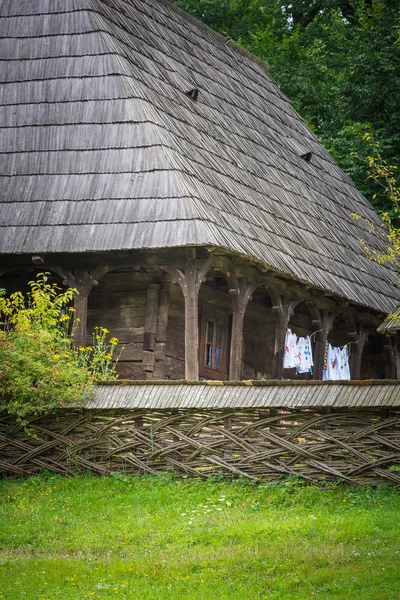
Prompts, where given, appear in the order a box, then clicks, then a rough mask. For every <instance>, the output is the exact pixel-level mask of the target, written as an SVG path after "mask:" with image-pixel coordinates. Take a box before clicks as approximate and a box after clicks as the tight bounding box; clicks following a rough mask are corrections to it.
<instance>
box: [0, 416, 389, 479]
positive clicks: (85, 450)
mask: <svg viewBox="0 0 400 600" xmlns="http://www.w3.org/2000/svg"><path fill="white" fill-rule="evenodd" d="M28 427H29V434H28V435H27V434H26V432H25V431H24V429H23V427H22V426H20V425H16V424H15V421H13V420H12V419H11V418H10V417H8V416H4V415H3V416H2V417H0V470H1V471H0V473H1V474H2V476H3V477H13V476H26V475H33V474H35V473H38V472H40V471H42V470H44V469H47V470H49V471H53V472H56V473H62V474H63V475H73V474H74V473H77V472H79V471H80V470H81V469H82V468H84V469H90V470H92V471H94V472H96V473H98V474H107V473H110V472H118V471H119V472H124V473H132V474H152V475H155V474H160V473H165V472H171V471H173V472H174V473H176V474H179V475H191V476H195V477H202V478H207V477H209V476H211V475H215V474H220V473H223V474H225V475H231V476H241V477H245V478H249V479H252V480H256V481H265V480H271V479H275V478H277V477H281V476H285V475H296V476H299V477H301V478H304V479H306V480H308V481H321V480H336V479H343V480H345V481H348V482H351V483H366V482H369V483H372V482H374V483H378V482H383V481H392V482H395V483H400V411H396V410H391V411H390V412H389V411H388V410H386V411H383V410H382V409H381V410H376V409H375V410H367V409H362V410H355V411H344V410H341V411H338V410H337V411H333V412H328V413H327V412H326V411H325V412H322V410H321V411H320V412H318V411H315V410H298V409H297V410H295V409H293V410H290V409H265V410H260V409H243V410H240V409H236V410H212V409H208V410H204V411H199V410H198V409H197V410H195V409H193V410H190V409H179V410H169V411H168V410H154V409H153V410H117V411H112V410H103V411H98V410H97V411H95V410H72V411H67V410H63V411H60V412H59V413H58V414H56V415H54V414H53V415H51V416H47V417H41V418H36V419H32V420H31V421H30V423H29V426H28Z"/></svg>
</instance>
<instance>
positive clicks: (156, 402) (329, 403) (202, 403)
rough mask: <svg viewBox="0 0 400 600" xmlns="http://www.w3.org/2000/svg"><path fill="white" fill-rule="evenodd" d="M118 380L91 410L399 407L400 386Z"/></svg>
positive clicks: (100, 390)
mask: <svg viewBox="0 0 400 600" xmlns="http://www.w3.org/2000/svg"><path fill="white" fill-rule="evenodd" d="M216 383H217V382H210V381H207V382H204V381H203V382H187V381H185V382H184V381H174V382H172V381H170V382H165V381H163V382H161V381H159V382H157V381H151V382H149V381H141V382H140V381H139V382H138V381H132V382H128V381H117V382H111V383H109V384H101V385H99V386H98V387H97V389H96V393H95V396H94V398H93V399H92V400H89V401H87V402H86V403H85V404H84V405H83V407H84V408H87V409H96V410H104V409H115V410H118V409H160V408H162V409H178V408H192V409H208V408H215V409H221V408H235V409H236V408H269V407H277V408H278V407H280V408H282V407H285V406H286V407H288V406H290V407H296V408H313V409H314V408H321V407H330V408H345V407H352V408H361V407H362V408H376V407H380V408H383V407H395V406H396V407H397V406H399V405H400V386H399V383H398V382H397V381H390V380H385V381H384V380H380V381H379V380H372V381H363V382H360V381H242V382H237V381H235V382H224V383H222V382H218V385H216Z"/></svg>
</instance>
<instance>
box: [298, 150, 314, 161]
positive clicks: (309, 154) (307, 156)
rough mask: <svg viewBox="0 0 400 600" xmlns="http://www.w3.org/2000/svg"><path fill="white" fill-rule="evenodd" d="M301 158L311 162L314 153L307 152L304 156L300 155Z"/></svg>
mask: <svg viewBox="0 0 400 600" xmlns="http://www.w3.org/2000/svg"><path fill="white" fill-rule="evenodd" d="M300 156H301V158H304V160H305V161H306V162H310V160H311V157H312V152H305V153H304V154H300Z"/></svg>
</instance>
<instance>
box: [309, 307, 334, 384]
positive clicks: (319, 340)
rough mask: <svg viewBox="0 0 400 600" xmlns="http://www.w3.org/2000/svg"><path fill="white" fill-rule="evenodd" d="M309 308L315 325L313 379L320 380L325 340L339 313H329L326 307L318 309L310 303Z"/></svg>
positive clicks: (322, 369)
mask: <svg viewBox="0 0 400 600" xmlns="http://www.w3.org/2000/svg"><path fill="white" fill-rule="evenodd" d="M309 309H310V313H311V316H312V317H314V319H313V324H314V325H315V327H316V333H315V346H314V369H313V379H317V380H322V378H323V374H324V355H325V346H326V342H327V340H328V335H329V333H330V331H331V329H332V327H333V324H334V322H335V319H336V317H337V316H338V314H339V313H329V312H328V311H327V310H326V309H324V310H319V309H318V308H316V307H315V306H310V305H309Z"/></svg>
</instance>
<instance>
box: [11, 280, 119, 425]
mask: <svg viewBox="0 0 400 600" xmlns="http://www.w3.org/2000/svg"><path fill="white" fill-rule="evenodd" d="M29 287H30V292H29V294H28V295H27V296H26V297H25V296H24V295H23V294H22V293H21V292H16V293H14V294H12V295H11V296H10V297H9V298H7V297H6V296H5V293H4V291H3V293H1V291H0V316H1V318H2V321H3V323H2V325H3V328H2V330H0V404H1V409H2V410H5V411H7V412H8V413H9V414H12V415H15V416H16V417H17V418H18V419H19V420H21V421H23V420H24V419H25V418H26V417H27V416H29V415H32V414H39V413H46V412H49V411H51V410H52V409H54V408H56V407H58V406H63V405H65V404H67V403H69V402H79V401H81V400H84V399H86V398H88V397H89V396H90V394H91V393H92V391H93V384H94V382H95V381H96V380H98V379H112V378H115V362H114V363H113V360H112V359H113V351H114V348H115V345H116V343H117V341H118V340H117V339H116V338H112V339H111V340H110V341H109V342H107V339H106V334H107V333H108V332H107V330H106V329H104V328H101V327H100V328H96V330H95V334H94V337H93V346H91V347H88V348H86V347H85V348H84V347H82V348H78V349H74V348H73V344H72V333H71V319H72V315H73V311H74V309H73V308H72V307H70V306H69V305H70V303H71V301H72V300H73V297H74V295H75V293H76V291H75V290H73V289H68V290H66V291H64V292H61V291H60V288H58V286H56V285H54V284H52V283H50V282H49V278H48V274H46V273H40V274H39V275H38V277H37V279H36V280H35V281H31V282H30V283H29Z"/></svg>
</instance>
